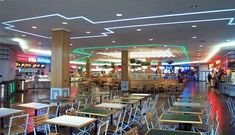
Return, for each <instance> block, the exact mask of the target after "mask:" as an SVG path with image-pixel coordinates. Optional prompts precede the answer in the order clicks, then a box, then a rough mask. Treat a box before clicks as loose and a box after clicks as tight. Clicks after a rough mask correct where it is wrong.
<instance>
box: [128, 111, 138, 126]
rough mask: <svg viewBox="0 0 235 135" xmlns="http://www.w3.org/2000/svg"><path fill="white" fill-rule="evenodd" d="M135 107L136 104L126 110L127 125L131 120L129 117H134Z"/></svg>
mask: <svg viewBox="0 0 235 135" xmlns="http://www.w3.org/2000/svg"><path fill="white" fill-rule="evenodd" d="M136 108H137V106H135V107H132V108H131V109H129V110H128V112H129V113H128V114H129V117H128V120H127V125H129V126H130V124H131V120H132V119H131V118H134V111H135V110H136Z"/></svg>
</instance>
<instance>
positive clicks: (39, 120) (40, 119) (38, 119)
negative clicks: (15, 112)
mask: <svg viewBox="0 0 235 135" xmlns="http://www.w3.org/2000/svg"><path fill="white" fill-rule="evenodd" d="M46 120H48V115H47V114H43V115H39V116H33V117H32V123H33V126H34V128H36V127H38V126H41V125H44V124H45V123H44V122H45V121H46Z"/></svg>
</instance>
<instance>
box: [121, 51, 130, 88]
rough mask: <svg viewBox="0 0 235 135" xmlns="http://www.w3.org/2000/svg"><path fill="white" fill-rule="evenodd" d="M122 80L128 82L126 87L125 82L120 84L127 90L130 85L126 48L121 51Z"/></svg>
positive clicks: (128, 55) (128, 59) (128, 54)
mask: <svg viewBox="0 0 235 135" xmlns="http://www.w3.org/2000/svg"><path fill="white" fill-rule="evenodd" d="M122 81H127V82H128V87H126V82H123V83H122V84H121V85H122V86H121V87H122V88H125V89H123V90H128V89H129V88H130V86H131V84H130V83H131V82H130V53H129V51H128V50H124V51H122Z"/></svg>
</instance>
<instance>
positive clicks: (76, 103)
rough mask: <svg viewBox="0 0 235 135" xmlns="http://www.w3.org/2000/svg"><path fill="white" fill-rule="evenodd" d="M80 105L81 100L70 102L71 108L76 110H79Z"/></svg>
mask: <svg viewBox="0 0 235 135" xmlns="http://www.w3.org/2000/svg"><path fill="white" fill-rule="evenodd" d="M80 105H81V102H80V101H76V102H75V103H73V104H72V108H73V109H74V110H76V111H77V110H79V108H80Z"/></svg>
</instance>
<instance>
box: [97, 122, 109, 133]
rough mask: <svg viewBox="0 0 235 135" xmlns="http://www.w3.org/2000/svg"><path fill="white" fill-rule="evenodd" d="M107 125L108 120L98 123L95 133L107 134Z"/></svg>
mask: <svg viewBox="0 0 235 135" xmlns="http://www.w3.org/2000/svg"><path fill="white" fill-rule="evenodd" d="M108 127H109V121H106V122H104V123H102V124H100V125H99V127H98V132H97V135H107V132H108Z"/></svg>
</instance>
